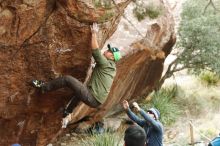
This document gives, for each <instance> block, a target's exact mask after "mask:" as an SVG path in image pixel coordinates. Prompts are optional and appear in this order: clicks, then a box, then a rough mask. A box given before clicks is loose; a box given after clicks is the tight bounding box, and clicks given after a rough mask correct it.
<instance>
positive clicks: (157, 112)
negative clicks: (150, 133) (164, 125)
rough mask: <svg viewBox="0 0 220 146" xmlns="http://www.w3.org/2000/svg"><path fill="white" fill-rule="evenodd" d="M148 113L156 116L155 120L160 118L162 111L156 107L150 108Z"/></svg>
mask: <svg viewBox="0 0 220 146" xmlns="http://www.w3.org/2000/svg"><path fill="white" fill-rule="evenodd" d="M147 113H148V114H150V115H153V116H154V119H155V120H158V119H159V118H160V112H159V110H158V109H156V108H150V109H149V110H147Z"/></svg>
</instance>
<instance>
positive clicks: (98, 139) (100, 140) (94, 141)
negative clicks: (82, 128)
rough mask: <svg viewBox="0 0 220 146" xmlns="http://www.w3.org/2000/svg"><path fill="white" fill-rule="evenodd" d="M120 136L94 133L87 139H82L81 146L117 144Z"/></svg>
mask: <svg viewBox="0 0 220 146" xmlns="http://www.w3.org/2000/svg"><path fill="white" fill-rule="evenodd" d="M121 139H122V137H121V136H119V135H118V134H112V133H103V134H94V135H93V136H92V137H90V138H89V139H88V138H86V139H85V140H82V142H81V145H82V146H119V144H120V141H121Z"/></svg>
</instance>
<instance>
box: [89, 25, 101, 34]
mask: <svg viewBox="0 0 220 146" xmlns="http://www.w3.org/2000/svg"><path fill="white" fill-rule="evenodd" d="M90 29H91V32H92V33H98V31H99V27H98V25H97V23H93V24H92V26H90Z"/></svg>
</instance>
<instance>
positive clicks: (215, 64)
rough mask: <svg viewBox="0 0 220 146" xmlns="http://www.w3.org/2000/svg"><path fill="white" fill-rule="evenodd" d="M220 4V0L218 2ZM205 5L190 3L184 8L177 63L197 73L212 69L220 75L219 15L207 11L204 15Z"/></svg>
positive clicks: (204, 1)
mask: <svg viewBox="0 0 220 146" xmlns="http://www.w3.org/2000/svg"><path fill="white" fill-rule="evenodd" d="M218 3H220V0H216V1H215V4H218ZM206 5H207V1H206V0H196V1H191V0H187V1H186V2H185V4H184V5H183V11H182V14H181V17H182V21H181V22H180V27H179V30H178V33H179V36H180V38H179V40H178V42H177V48H179V49H180V50H181V51H180V52H181V55H180V57H179V59H178V63H179V64H182V65H183V66H185V67H186V68H190V69H191V70H192V71H194V72H200V71H201V70H202V69H209V70H212V71H215V72H216V73H218V74H220V60H219V58H220V48H219V47H220V41H219V40H220V11H217V13H216V12H215V11H214V10H213V9H210V8H209V7H208V9H207V11H206V13H203V12H204V9H205V6H206ZM216 6H217V5H216Z"/></svg>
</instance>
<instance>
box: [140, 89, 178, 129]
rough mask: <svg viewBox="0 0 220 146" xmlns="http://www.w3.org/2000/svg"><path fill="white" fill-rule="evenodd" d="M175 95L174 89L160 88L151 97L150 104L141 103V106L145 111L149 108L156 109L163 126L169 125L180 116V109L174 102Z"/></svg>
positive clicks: (175, 90)
mask: <svg viewBox="0 0 220 146" xmlns="http://www.w3.org/2000/svg"><path fill="white" fill-rule="evenodd" d="M176 94H177V88H176V87H166V88H162V89H160V90H159V91H157V92H155V93H154V94H153V95H152V101H151V102H150V103H145V102H143V103H142V104H141V106H142V107H143V108H144V109H145V110H147V109H149V108H150V107H155V108H157V109H158V110H159V111H160V114H161V118H160V121H161V122H162V123H163V124H165V125H171V124H172V123H174V122H175V121H176V119H177V118H178V116H179V115H180V114H181V109H180V108H179V106H178V105H177V103H176V102H175V100H174V99H175V96H176Z"/></svg>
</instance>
